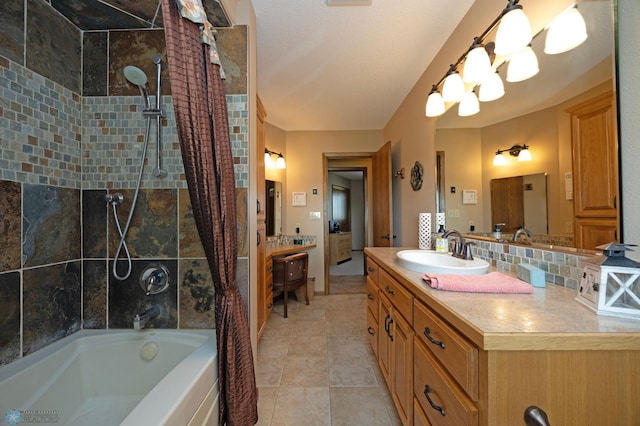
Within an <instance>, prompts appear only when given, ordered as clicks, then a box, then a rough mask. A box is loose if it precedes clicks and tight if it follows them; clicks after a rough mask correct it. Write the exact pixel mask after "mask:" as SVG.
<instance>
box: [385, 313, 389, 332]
mask: <svg viewBox="0 0 640 426" xmlns="http://www.w3.org/2000/svg"><path fill="white" fill-rule="evenodd" d="M389 318H390V317H389V314H387V316H386V317H384V331H386V332H387V336H388V335H389V325H388V324H387V321H389Z"/></svg>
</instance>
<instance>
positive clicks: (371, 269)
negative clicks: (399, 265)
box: [367, 266, 376, 272]
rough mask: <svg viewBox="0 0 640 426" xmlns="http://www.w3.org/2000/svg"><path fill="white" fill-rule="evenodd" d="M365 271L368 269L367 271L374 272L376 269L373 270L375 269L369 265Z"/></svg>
mask: <svg viewBox="0 0 640 426" xmlns="http://www.w3.org/2000/svg"><path fill="white" fill-rule="evenodd" d="M367 271H369V272H375V271H376V270H375V269H373V268H372V267H371V266H369V267H368V268H367Z"/></svg>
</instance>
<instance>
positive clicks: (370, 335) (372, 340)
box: [367, 309, 379, 358]
mask: <svg viewBox="0 0 640 426" xmlns="http://www.w3.org/2000/svg"><path fill="white" fill-rule="evenodd" d="M378 332H379V328H378V320H377V319H376V318H375V317H374V316H373V313H372V312H371V310H370V309H367V340H368V341H369V344H370V345H371V349H372V350H373V354H374V355H375V356H376V358H378Z"/></svg>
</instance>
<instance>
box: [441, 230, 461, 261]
mask: <svg viewBox="0 0 640 426" xmlns="http://www.w3.org/2000/svg"><path fill="white" fill-rule="evenodd" d="M450 235H453V236H454V237H456V238H457V239H458V241H456V244H455V246H454V249H453V253H451V255H452V256H453V257H458V258H464V257H465V253H464V238H463V237H462V235H461V234H460V232H458V231H456V230H455V229H451V230H449V231H447V232H445V233H444V234H443V235H442V238H448V237H449V236H450Z"/></svg>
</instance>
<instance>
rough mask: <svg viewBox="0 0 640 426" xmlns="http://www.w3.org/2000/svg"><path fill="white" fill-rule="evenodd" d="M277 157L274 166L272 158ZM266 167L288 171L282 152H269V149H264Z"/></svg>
mask: <svg viewBox="0 0 640 426" xmlns="http://www.w3.org/2000/svg"><path fill="white" fill-rule="evenodd" d="M272 155H274V156H277V157H278V158H277V159H276V162H275V164H274V162H273V159H272V158H271V156H272ZM264 165H265V167H274V168H276V169H286V168H287V163H286V162H285V161H284V156H283V155H282V153H280V152H275V151H269V150H268V149H267V148H265V149H264Z"/></svg>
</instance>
